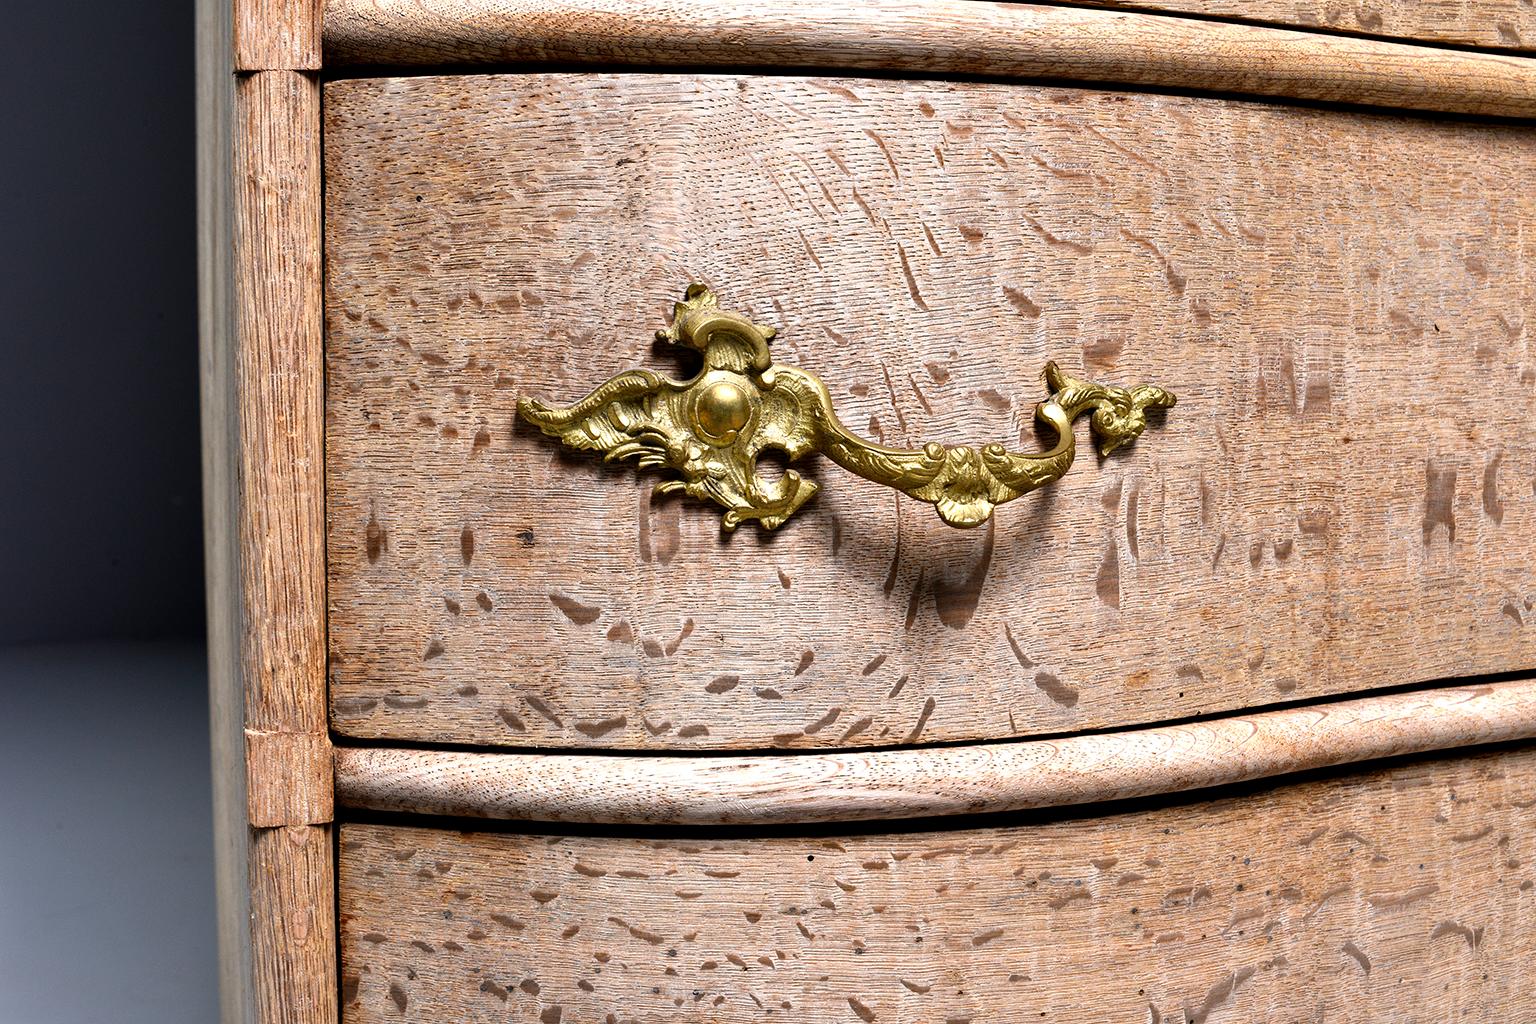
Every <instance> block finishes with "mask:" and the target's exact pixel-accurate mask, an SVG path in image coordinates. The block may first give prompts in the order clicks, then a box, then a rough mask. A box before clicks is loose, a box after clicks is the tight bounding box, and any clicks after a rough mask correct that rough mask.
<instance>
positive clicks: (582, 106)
mask: <svg viewBox="0 0 1536 1024" xmlns="http://www.w3.org/2000/svg"><path fill="white" fill-rule="evenodd" d="M325 114H326V137H325V152H326V254H327V285H326V288H327V292H326V304H327V308H326V314H327V360H328V374H329V377H328V391H327V418H328V437H327V459H328V466H327V480H328V484H327V486H328V492H329V493H328V515H329V530H330V532H329V560H330V581H329V585H330V593H329V599H330V644H331V665H332V668H331V672H332V701H333V718H334V725H335V727H336V728H337V729H338V730H340V731H341V732H343V733H345V734H348V735H352V736H358V737H371V738H372V737H379V738H386V737H387V738H392V739H401V740H413V741H421V742H441V741H454V742H465V743H477V744H494V745H517V746H609V747H662V746H682V747H762V746H771V745H789V746H806V747H809V746H856V745H866V744H892V743H901V742H931V741H950V740H965V739H979V738H995V737H1004V736H1010V735H1021V734H1030V733H1049V732H1060V731H1071V730H1077V729H1083V728H1090V727H1102V726H1113V725H1122V724H1129V723H1135V722H1145V721H1152V720H1157V719H1165V718H1170V717H1177V716H1183V715H1191V714H1199V713H1207V712H1216V711H1223V710H1229V709H1234V708H1239V707H1243V706H1251V705H1259V704H1266V703H1271V702H1274V701H1277V700H1289V699H1298V698H1308V697H1317V696H1321V695H1324V694H1331V693H1338V692H1342V691H1348V690H1355V689H1364V688H1369V687H1375V686H1384V685H1393V684H1399V683H1406V682H1410V681H1416V680H1424V679H1431V678H1439V677H1451V676H1461V675H1470V674H1478V673H1491V672H1500V671H1507V670H1514V669H1521V668H1529V667H1531V666H1532V665H1536V631H1533V630H1532V629H1531V628H1529V627H1527V625H1526V623H1527V621H1528V620H1530V619H1531V618H1532V616H1533V614H1536V612H1533V609H1536V559H1533V557H1532V552H1533V551H1536V431H1533V429H1532V424H1533V423H1536V352H1533V351H1532V345H1531V341H1530V333H1529V331H1530V328H1529V321H1530V319H1531V315H1532V312H1533V311H1536V301H1533V300H1536V275H1532V274H1531V273H1530V272H1529V268H1530V267H1531V266H1533V265H1536V223H1533V220H1536V202H1533V200H1532V199H1531V195H1532V193H1531V190H1530V188H1529V182H1530V181H1531V178H1532V175H1533V173H1536V135H1533V133H1532V132H1531V131H1530V129H1529V128H1527V127H1523V126H1517V125H1509V126H1501V125H1474V124H1458V123H1452V122H1447V121H1442V120H1430V119H1423V118H1415V117H1399V116H1391V115H1383V114H1360V113H1345V112H1337V111H1323V110H1310V109H1299V108H1287V107H1278V106H1268V105H1263V104H1255V103H1245V102H1235V101H1226V100H1217V99H1207V98H1195V97H1183V96H1152V95H1137V94H1127V93H1122V92H1102V91H1090V90H1081V89H1065V88H1038V87H1024V86H1009V85H1000V84H980V83H944V82H907V81H893V80H852V79H838V80H830V79H818V80H810V79H804V78H794V77H737V76H708V75H691V74H687V75H641V74H633V75H585V74H583V75H575V74H531V75H513V76H501V75H498V76H456V77H418V78H401V79H391V78H372V79H365V80H351V81H336V82H332V83H330V84H329V85H327V87H326V94H325ZM692 281H701V282H705V283H707V284H709V285H710V286H711V287H712V288H713V289H714V290H715V291H716V292H717V293H718V294H719V295H720V297H721V300H722V302H723V303H724V304H726V305H728V306H730V307H733V308H736V309H740V310H741V311H743V312H744V313H748V314H750V315H751V316H752V318H753V319H755V320H757V321H759V322H763V323H769V324H772V325H774V326H776V327H778V328H779V335H778V338H777V339H776V341H775V342H774V345H773V353H774V356H775V358H776V359H777V360H779V361H780V362H782V363H785V364H791V365H796V366H799V367H801V368H804V369H806V370H809V371H812V372H814V373H816V374H818V375H819V376H820V377H821V378H822V379H823V380H824V381H826V383H827V385H828V387H829V389H830V392H831V398H832V400H833V403H834V404H835V406H836V408H837V411H838V414H839V415H840V416H841V417H842V419H843V421H844V422H845V423H847V424H848V425H849V426H850V427H851V428H853V429H856V430H858V431H860V432H862V433H866V434H867V435H869V436H871V437H873V438H876V439H883V440H884V441H885V442H886V443H888V444H891V445H897V446H901V447H921V446H922V444H923V443H924V442H926V441H930V440H937V441H944V442H947V443H959V442H962V441H973V442H977V441H979V442H985V441H992V440H1000V441H1004V442H1006V443H1007V444H1009V446H1010V447H1014V448H1019V447H1023V448H1026V449H1028V448H1034V447H1036V446H1038V445H1040V444H1042V443H1044V444H1047V445H1048V444H1049V443H1050V442H1051V440H1052V438H1051V437H1050V436H1049V435H1048V434H1045V435H1042V436H1039V437H1037V434H1036V430H1035V429H1034V427H1033V426H1032V422H1033V421H1032V410H1033V408H1034V405H1035V403H1036V402H1037V401H1039V400H1041V399H1043V398H1044V397H1045V386H1044V385H1043V384H1042V383H1041V382H1040V379H1039V374H1040V369H1041V366H1042V365H1043V364H1044V362H1045V361H1047V360H1051V359H1054V360H1057V361H1059V362H1060V363H1061V364H1062V365H1063V367H1064V368H1066V369H1067V370H1068V371H1069V372H1071V373H1074V374H1078V375H1081V376H1087V377H1092V378H1094V379H1096V380H1099V381H1102V382H1104V383H1108V384H1116V385H1130V384H1134V383H1139V382H1155V383H1158V384H1161V385H1163V386H1165V387H1167V388H1169V389H1170V390H1172V391H1173V392H1175V393H1176V394H1177V395H1178V398H1179V404H1178V406H1177V407H1176V408H1175V409H1173V410H1172V411H1170V412H1169V413H1168V414H1167V416H1166V419H1157V420H1154V421H1153V425H1152V426H1151V427H1150V428H1149V429H1148V431H1147V433H1146V434H1145V435H1144V436H1143V437H1142V438H1141V439H1140V440H1139V441H1138V442H1137V443H1136V444H1135V445H1133V446H1130V447H1127V448H1124V449H1122V450H1121V451H1118V452H1116V453H1114V454H1113V455H1112V456H1110V457H1108V458H1106V459H1102V460H1100V459H1096V458H1095V457H1093V455H1092V454H1091V451H1090V450H1089V449H1087V447H1086V445H1084V449H1083V451H1082V453H1081V454H1080V455H1079V457H1078V465H1076V466H1075V467H1074V468H1073V469H1072V470H1071V471H1070V472H1069V473H1068V474H1067V475H1066V476H1065V477H1064V478H1063V479H1062V480H1061V481H1059V482H1058V483H1056V484H1055V485H1053V486H1052V487H1050V488H1047V489H1045V490H1042V491H1040V492H1038V493H1035V494H1031V495H1028V496H1025V497H1024V498H1022V499H1020V500H1019V501H1018V502H1015V503H1013V504H1009V505H1006V506H1003V507H1002V508H1000V509H999V511H998V512H997V514H996V516H995V517H994V518H993V519H992V520H991V521H990V522H988V524H987V525H986V526H984V527H982V528H980V529H978V530H974V531H961V530H955V529H952V528H950V527H947V526H945V525H944V524H943V523H941V522H940V521H939V519H938V518H937V517H936V516H935V515H934V513H933V509H932V508H931V507H929V506H928V505H924V504H920V503H918V502H916V501H913V500H911V499H905V498H901V497H899V496H898V495H897V494H896V492H894V491H892V490H888V489H885V488H882V487H879V486H877V485H876V484H873V483H869V482H866V481H864V480H861V479H858V478H856V477H853V476H850V475H849V474H847V473H845V472H844V471H842V470H841V469H839V468H838V467H836V466H833V465H831V464H830V463H828V462H826V461H824V460H822V459H819V458H814V457H813V458H809V459H806V460H802V461H800V462H797V463H796V465H795V468H796V469H797V470H798V471H799V472H801V473H802V474H804V475H805V476H806V477H808V478H811V479H814V480H816V481H817V482H819V483H820V484H821V485H822V487H821V491H820V493H818V494H817V495H816V496H815V498H814V499H813V500H812V501H810V502H809V503H807V504H806V505H805V506H804V507H803V508H802V509H800V510H799V512H798V513H797V514H796V515H795V516H794V517H793V518H792V519H791V520H790V521H789V522H788V524H787V525H785V526H784V527H783V528H782V529H780V530H778V531H776V532H772V533H770V532H766V531H763V530H761V529H760V528H759V527H757V526H756V525H754V524H747V525H746V526H744V527H742V528H741V529H739V530H737V531H736V532H735V533H731V534H726V533H722V531H721V529H720V511H721V510H720V509H718V508H716V507H714V506H711V505H705V504H701V503H697V502H695V501H693V500H692V499H678V498H653V497H652V496H651V488H652V486H653V485H654V484H655V483H656V482H657V480H658V479H659V478H658V476H657V475H655V474H652V473H645V474H642V475H641V476H639V477H637V476H636V475H635V473H634V472H633V470H632V469H631V466H630V464H628V463H625V464H620V465H617V466H604V465H602V464H601V463H600V462H599V461H598V460H596V459H595V458H592V457H591V456H590V455H581V454H570V453H567V452H564V451H562V450H561V449H560V447H559V444H558V443H557V442H556V441H554V440H552V439H550V438H546V437H544V436H542V435H541V434H539V433H538V431H537V430H534V429H532V428H530V427H528V426H527V425H525V424H522V423H519V422H517V421H516V414H515V403H516V399H517V398H518V397H521V396H536V397H538V398H541V399H545V400H547V401H551V402H555V403H560V404H564V403H570V402H574V401H575V400H577V399H578V398H580V397H582V396H583V395H585V394H586V393H587V391H588V390H590V389H591V388H592V387H594V386H596V385H597V384H599V383H600V382H602V381H604V380H606V379H607V378H609V377H610V376H612V375H613V374H616V373H618V372H620V371H623V370H626V369H629V368H634V367H644V368H650V369H653V370H656V371H660V372H664V373H671V374H672V375H674V376H684V375H686V373H688V372H691V370H690V369H681V368H679V366H678V363H677V361H676V360H675V359H674V358H673V353H674V350H670V349H665V348H657V347H655V346H654V345H653V341H652V336H653V334H654V332H655V331H656V329H658V328H660V327H664V326H666V324H667V322H668V319H669V317H670V315H671V308H672V304H673V302H674V301H675V300H677V299H678V298H679V297H680V295H681V292H682V289H683V287H684V286H685V285H687V284H688V283H689V282H692ZM1078 430H1079V435H1080V441H1084V440H1086V436H1085V431H1086V428H1084V427H1082V426H1079V428H1078Z"/></svg>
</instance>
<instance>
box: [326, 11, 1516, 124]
mask: <svg viewBox="0 0 1536 1024" xmlns="http://www.w3.org/2000/svg"><path fill="white" fill-rule="evenodd" d="M1358 10H1359V11H1361V12H1362V13H1364V12H1367V11H1369V10H1370V8H1369V7H1364V6H1362V7H1360V8H1358ZM1256 13H1257V16H1258V17H1263V12H1262V10H1261V11H1259V12H1256ZM324 40H325V56H326V60H327V63H328V66H332V67H334V66H337V65H346V64H384V65H397V64H403V65H422V64H455V65H457V64H508V63H524V62H562V63H567V62H570V63H577V64H605V65H612V64H632V65H641V66H657V65H680V66H685V67H690V68H699V67H723V68H728V69H742V68H753V67H789V68H797V69H803V68H817V69H836V70H840V71H844V72H845V73H846V72H847V71H849V70H855V69H858V70H878V71H894V72H900V73H903V74H908V75H916V76H933V75H955V74H973V75H992V76H999V77H1015V78H1018V77H1024V78H1062V79H1077V80H1084V81H1090V82H1114V83H1121V84H1126V85H1137V86H1149V87H1159V88H1167V87H1172V88H1181V89H1202V90H1210V91H1218V92H1241V93H1253V94H1262V95H1266V96H1283V97H1294V98H1298V99H1307V100H1325V101H1338V102H1345V103H1361V104H1369V105H1376V106H1386V107H1409V108H1414V109H1423V110H1444V111H1450V112H1454V113H1468V114H1490V115H1503V116H1509V117H1529V116H1532V115H1536V63H1533V62H1532V61H1530V60H1526V59H1522V58H1519V57H1514V56H1508V55H1501V54H1492V53H1474V52H1466V51H1459V50H1447V49H1437V48H1432V47H1425V46H1416V45H1409V44H1404V43H1394V42H1382V41H1379V40H1375V39H1362V38H1352V37H1349V36H1342V35H1321V34H1317V33H1311V32H1299V31H1291V30H1287V29H1279V28H1269V27H1265V26H1260V25H1238V24H1227V23H1222V22H1217V21H1202V20H1197V19H1190V18H1177V17H1167V16H1163V15H1156V14H1145V13H1141V12H1136V11H1111V10H1093V9H1082V8H1072V7H1061V6H1047V5H1037V4H1022V3H983V2H980V0H851V2H842V3H826V2H823V0H773V2H737V3H726V4H721V3H709V2H705V0H329V2H328V3H327V4H326V6H325V23H324Z"/></svg>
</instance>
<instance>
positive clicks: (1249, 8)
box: [1084, 0, 1536, 50]
mask: <svg viewBox="0 0 1536 1024" xmlns="http://www.w3.org/2000/svg"><path fill="white" fill-rule="evenodd" d="M1084 2H1085V3H1088V4H1089V5H1091V6H1098V7H1127V8H1133V9H1138V10H1146V11H1166V12H1170V13H1173V14H1197V15H1207V16H1212V17H1218V18H1241V19H1244V20H1247V21H1256V22H1269V23H1272V24H1277V25H1295V26H1298V27H1301V28H1307V29H1327V30H1329V31H1333V32H1349V33H1360V34H1366V35H1373V36H1391V37H1395V38H1399V39H1419V40H1424V41H1428V42H1441V43H1456V44H1459V45H1462V46H1491V47H1499V48H1501V49H1516V50H1529V49H1532V48H1536V5H1533V4H1528V3H1526V2H1525V0H1368V2H1365V3H1354V4H1340V3H1330V2H1329V0H1084Z"/></svg>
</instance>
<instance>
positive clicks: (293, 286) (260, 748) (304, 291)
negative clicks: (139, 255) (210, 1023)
mask: <svg viewBox="0 0 1536 1024" xmlns="http://www.w3.org/2000/svg"><path fill="white" fill-rule="evenodd" d="M198 36H199V38H198V50H199V53H198V67H199V90H198V92H199V94H198V119H199V124H198V129H199V150H198V152H199V167H198V172H199V193H198V199H199V221H200V225H201V230H200V235H199V250H200V251H199V270H200V278H201V282H200V294H201V302H200V316H201V335H202V346H201V349H202V374H201V376H202V390H203V452H204V456H203V470H204V510H205V529H206V541H205V547H206V555H207V565H208V570H207V571H208V580H209V583H208V609H209V669H210V681H209V687H210V704H211V708H212V711H211V718H212V723H211V724H212V734H213V762H214V763H213V768H214V775H215V780H216V781H215V800H214V802H215V807H214V816H215V830H216V847H217V852H218V868H217V874H218V885H219V915H220V917H219V941H220V961H221V965H222V966H221V969H222V978H221V983H222V992H223V996H222V1005H221V1014H222V1019H223V1020H224V1021H225V1022H226V1024H233V1022H240V1024H272V1022H277V1021H285V1022H301V1024H311V1022H313V1024H320V1022H326V1024H331V1022H334V1021H335V1020H336V1016H337V1006H336V963H335V948H336V943H335V914H334V870H335V869H334V851H333V847H332V833H331V819H332V810H331V764H330V761H331V758H330V741H329V737H328V733H327V727H326V710H325V545H324V508H325V498H324V476H323V472H324V452H323V432H322V422H323V416H324V403H323V394H324V377H323V363H322V349H321V252H320V193H321V180H320V107H319V103H320V86H319V81H318V78H317V77H316V75H315V74H314V71H315V70H316V69H317V68H318V65H319V32H318V17H317V9H316V5H315V4H314V3H313V2H299V3H294V2H291V0H233V6H231V0H205V2H202V3H200V5H199V21H198Z"/></svg>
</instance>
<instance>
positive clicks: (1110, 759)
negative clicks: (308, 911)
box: [336, 679, 1536, 825]
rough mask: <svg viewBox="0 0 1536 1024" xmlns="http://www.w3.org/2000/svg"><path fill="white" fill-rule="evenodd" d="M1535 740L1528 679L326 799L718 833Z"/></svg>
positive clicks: (523, 773) (407, 771) (407, 786)
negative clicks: (1114, 726) (1122, 725)
mask: <svg viewBox="0 0 1536 1024" xmlns="http://www.w3.org/2000/svg"><path fill="white" fill-rule="evenodd" d="M1532 736H1536V679H1522V680H1518V681H1512V682H1504V683H1495V684H1491V685H1485V686H1470V687H1459V688H1453V689H1444V690H1429V691H1422V692H1418V693H1403V694H1393V695H1390V696H1380V697H1368V698H1365V699H1362V700H1351V701H1342V702H1338V703H1333V704H1326V705H1322V706H1318V707H1304V708H1293V709H1288V710H1284V711H1271V712H1267V713H1264V714H1258V715H1245V716H1241V717H1234V718H1220V719H1215V720H1212V721H1206V722H1197V723H1190V724H1186V725H1176V726H1165V727H1163V728H1158V729H1138V730H1130V731H1126V732H1115V733H1100V734H1096V735H1091V736H1069V737H1065V738H1063V739H1054V740H1033V741H1014V742H1010V743H995V744H986V745H974V746H959V747H940V748H937V749H927V750H925V749H910V750H882V751H875V752H862V753H861V752H848V753H840V754H779V755H770V756H763V757H739V756H738V757H633V756H623V757H620V756H611V755H610V756H604V755H600V754H476V753H464V752H449V751H432V750H403V749H398V748H391V749H355V748H346V747H343V748H341V749H340V750H338V751H337V760H336V786H337V790H338V794H337V796H338V799H339V800H340V801H341V802H342V803H343V804H344V805H346V806H350V807H361V808H367V809H370V810H380V811H404V812H409V813H415V814H437V815H452V816H456V817H478V818H511V819H516V820H521V821H560V822H598V823H604V824H658V825H722V824H732V825H737V824H784V823H798V822H824V821H857V820H865V819H875V818H922V817H931V816H935V815H946V814H978V813H984V812H996V811H1021V810H1031V809H1035V808H1041V807H1061V806H1066V805H1070V804H1086V803H1093V802H1096V801H1105V800H1123V799H1127V798H1130V797H1143V796H1153V795H1157V794H1163V793H1177V792H1182V791H1185V790H1193V789H1203V788H1207V787H1211V786H1221V785H1226V784H1229V783H1234V782H1248V781H1251V780H1253V779H1261V778H1268V777H1271V776H1275V775H1282V774H1285V773H1288V772H1299V771H1304V770H1307V769H1314V768H1322V767H1329V766H1333V765H1340V764H1347V763H1350V762H1355V761H1363V760H1367V759H1371V758H1381V757H1393V756H1399V755H1403V754H1417V753H1423V752H1425V751H1430V750H1443V749H1447V748H1453V747H1466V746H1470V745H1473V744H1478V743H1500V742H1506V741H1509V740H1518V739H1529V738H1531V737H1532Z"/></svg>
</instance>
